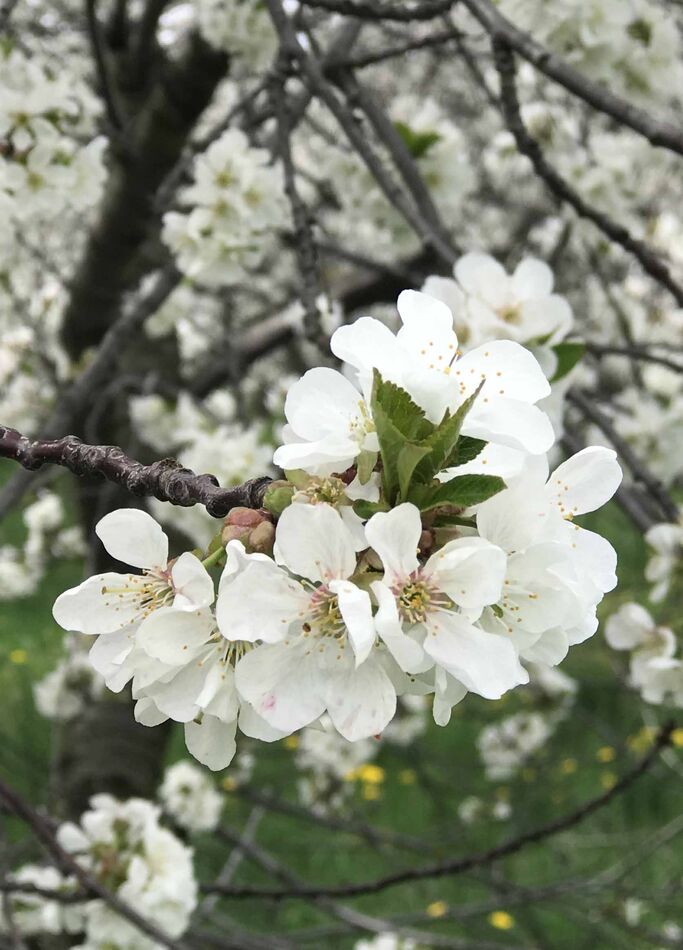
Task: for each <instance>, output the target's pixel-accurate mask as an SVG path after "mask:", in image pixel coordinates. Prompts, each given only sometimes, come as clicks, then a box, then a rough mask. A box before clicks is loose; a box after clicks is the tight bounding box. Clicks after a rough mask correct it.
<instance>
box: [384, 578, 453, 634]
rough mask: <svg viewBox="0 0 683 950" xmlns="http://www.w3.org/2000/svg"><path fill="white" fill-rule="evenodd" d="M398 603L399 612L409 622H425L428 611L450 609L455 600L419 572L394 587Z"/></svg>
mask: <svg viewBox="0 0 683 950" xmlns="http://www.w3.org/2000/svg"><path fill="white" fill-rule="evenodd" d="M393 592H394V595H395V597H396V599H397V603H398V612H399V614H400V616H401V617H402V619H403V620H406V621H407V622H408V623H423V622H424V620H425V618H426V617H427V614H428V613H431V612H432V611H434V610H450V609H451V608H452V607H453V606H454V605H453V601H452V600H451V599H450V597H448V595H447V594H444V593H443V591H440V590H438V589H437V588H436V587H435V586H434V585H433V584H432V583H431V582H430V581H429V580H428V579H427V578H425V577H422V576H421V575H420V573H419V572H416V574H414V575H412V576H411V577H410V578H409V579H408V582H407V583H405V584H404V585H403V586H398V587H396V588H393Z"/></svg>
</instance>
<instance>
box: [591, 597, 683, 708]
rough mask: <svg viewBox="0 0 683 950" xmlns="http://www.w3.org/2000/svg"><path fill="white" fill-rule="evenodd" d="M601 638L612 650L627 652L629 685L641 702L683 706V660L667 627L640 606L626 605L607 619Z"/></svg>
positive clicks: (674, 638)
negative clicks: (658, 622)
mask: <svg viewBox="0 0 683 950" xmlns="http://www.w3.org/2000/svg"><path fill="white" fill-rule="evenodd" d="M605 637H606V638H607V642H608V643H609V645H610V646H611V647H612V648H613V649H615V650H624V651H628V652H629V654H630V657H629V680H630V684H631V686H633V688H634V689H637V690H638V692H639V693H640V695H641V696H642V697H643V699H644V700H645V702H647V703H654V704H656V705H661V704H664V703H666V704H668V705H672V706H677V707H681V706H683V657H682V656H681V655H680V654H679V655H677V652H678V642H677V639H676V637H675V635H674V633H673V631H672V630H671V629H670V628H669V627H667V626H663V625H660V624H657V623H656V622H655V620H654V619H653V617H652V615H651V614H650V612H649V611H648V610H647V609H646V608H645V607H643V606H641V605H640V604H636V603H626V604H622V606H621V607H620V608H619V609H618V610H617V611H615V612H614V613H613V614H612V616H611V617H610V618H609V619H608V621H607V624H606V625H605Z"/></svg>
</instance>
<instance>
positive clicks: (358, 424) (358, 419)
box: [349, 399, 375, 444]
mask: <svg viewBox="0 0 683 950" xmlns="http://www.w3.org/2000/svg"><path fill="white" fill-rule="evenodd" d="M374 431H375V423H374V422H373V419H372V416H371V415H370V411H369V409H368V407H367V405H366V403H365V400H364V399H359V400H358V415H357V416H353V417H352V418H351V419H349V432H350V433H351V436H352V437H353V438H354V439H357V440H358V442H359V444H362V443H363V440H364V439H365V436H366V435H369V434H370V433H371V432H374Z"/></svg>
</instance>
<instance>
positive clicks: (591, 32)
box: [501, 0, 680, 101]
mask: <svg viewBox="0 0 683 950" xmlns="http://www.w3.org/2000/svg"><path fill="white" fill-rule="evenodd" d="M501 10H502V11H503V12H504V13H505V14H506V15H507V16H509V17H511V18H512V19H514V21H515V23H516V24H517V25H518V26H519V27H521V28H522V29H526V30H530V31H531V32H532V33H533V34H534V36H535V37H536V38H538V39H539V40H540V41H541V42H542V43H543V44H544V45H546V46H549V47H550V48H551V49H552V50H553V51H555V52H557V53H559V54H560V55H561V56H562V57H563V58H565V59H566V60H567V61H568V62H569V63H571V64H572V65H573V66H575V67H576V68H577V69H579V70H581V71H582V72H585V73H586V74H587V75H589V76H591V77H592V78H594V79H598V80H601V81H603V82H608V83H611V82H613V81H614V80H615V78H616V79H617V81H618V82H619V83H620V84H621V85H622V89H623V91H624V92H628V93H629V94H630V95H631V96H633V97H637V98H640V99H644V100H645V101H647V99H648V97H651V96H652V95H653V94H660V95H661V94H662V93H664V94H669V95H670V94H671V91H672V90H673V89H676V88H678V86H677V77H680V55H679V45H680V44H679V38H678V31H677V29H676V24H675V21H673V20H672V18H671V16H670V14H668V13H667V12H666V10H665V9H663V8H662V7H660V6H658V5H657V4H656V3H652V2H651V0H623V2H621V0H560V2H558V3H553V4H552V6H550V7H549V6H548V5H547V4H545V3H543V2H542V0H503V2H502V3H501Z"/></svg>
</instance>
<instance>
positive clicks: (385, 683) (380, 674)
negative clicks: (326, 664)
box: [325, 659, 396, 742]
mask: <svg viewBox="0 0 683 950" xmlns="http://www.w3.org/2000/svg"><path fill="white" fill-rule="evenodd" d="M325 693H326V700H327V702H326V705H327V711H328V713H329V715H330V719H331V720H332V722H333V724H334V727H335V729H336V730H337V732H339V733H341V735H342V736H344V738H345V739H348V740H349V742H357V741H358V740H359V739H368V738H370V737H371V736H377V735H380V733H381V732H382V731H383V730H384V729H385V728H386V726H387V725H388V724H389V723H390V722H391V720H392V719H393V717H394V714H395V712H396V690H395V689H394V686H393V684H392V682H391V680H390V679H389V677H388V676H387V674H386V673H385V672H384V670H383V669H382V667H381V666H380V664H379V663H378V662H377V661H376V660H375V659H370V660H368V661H367V662H366V663H363V664H362V665H361V666H359V667H358V669H348V668H347V669H346V670H343V671H340V672H339V673H337V674H336V675H333V676H330V677H328V678H327V681H326V683H325Z"/></svg>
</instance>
